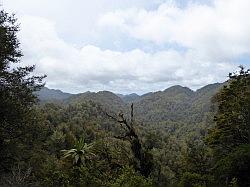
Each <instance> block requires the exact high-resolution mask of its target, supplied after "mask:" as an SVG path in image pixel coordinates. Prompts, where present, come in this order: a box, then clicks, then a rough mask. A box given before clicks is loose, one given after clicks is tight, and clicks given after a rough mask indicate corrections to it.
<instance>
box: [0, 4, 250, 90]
mask: <svg viewBox="0 0 250 187" xmlns="http://www.w3.org/2000/svg"><path fill="white" fill-rule="evenodd" d="M0 2H1V4H2V5H3V8H4V9H5V10H6V11H8V12H12V13H15V14H16V17H17V18H18V22H19V23H20V24H21V31H20V32H19V38H20V42H21V47H22V50H23V53H24V57H23V58H22V63H23V64H25V65H26V64H35V65H36V73H38V74H47V76H48V77H47V78H46V85H47V86H48V87H49V88H56V89H61V90H63V91H66V92H71V93H78V92H85V91H87V90H90V91H98V90H110V91H113V92H116V93H131V92H136V93H139V94H142V93H145V92H149V91H156V90H164V89H166V88H167V87H169V86H172V85H176V84H179V85H182V86H188V87H190V88H192V89H197V88H200V87H202V86H204V85H206V84H210V83H215V82H222V81H225V80H226V79H227V75H228V72H232V71H235V70H236V69H237V66H238V65H240V64H243V65H245V66H246V67H249V66H250V63H249V62H250V21H249V18H250V11H249V10H250V0H0Z"/></svg>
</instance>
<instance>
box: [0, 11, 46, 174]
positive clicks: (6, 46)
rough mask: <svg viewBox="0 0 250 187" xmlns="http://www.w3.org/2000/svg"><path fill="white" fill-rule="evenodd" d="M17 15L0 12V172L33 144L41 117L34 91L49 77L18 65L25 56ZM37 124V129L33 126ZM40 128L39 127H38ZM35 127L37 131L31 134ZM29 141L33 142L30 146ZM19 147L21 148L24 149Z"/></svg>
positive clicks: (31, 67) (7, 169)
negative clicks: (35, 73) (35, 108)
mask: <svg viewBox="0 0 250 187" xmlns="http://www.w3.org/2000/svg"><path fill="white" fill-rule="evenodd" d="M18 31H19V25H18V24H17V20H16V18H15V16H14V15H10V14H8V13H6V12H5V11H4V10H1V11H0V149H1V151H0V172H7V171H9V170H10V168H11V166H12V165H13V164H14V163H16V162H18V160H20V157H22V155H23V152H22V153H21V152H19V153H18V152H17V151H18V149H20V150H22V149H23V151H24V147H23V144H25V145H27V146H31V144H32V143H31V141H32V137H33V138H34V137H35V136H36V135H37V134H36V132H35V131H36V130H38V128H37V127H33V126H34V125H35V124H38V123H39V122H38V121H39V119H38V118H39V117H38V116H37V115H36V113H35V111H34V109H33V106H34V103H35V102H36V101H37V98H36V96H35V95H34V94H33V93H34V91H37V90H39V89H40V88H41V87H42V86H43V85H44V84H43V82H42V80H43V78H44V77H45V76H31V75H30V73H32V72H33V70H34V68H35V67H34V66H26V67H18V63H19V62H20V59H21V57H22V52H21V49H20V47H19V40H18V38H17V32H18ZM32 127H33V128H32ZM36 128H37V129H36ZM32 130H34V133H32V134H29V132H30V131H32ZM28 144H29V145H28ZM20 150H19V151H20Z"/></svg>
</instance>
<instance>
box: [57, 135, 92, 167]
mask: <svg viewBox="0 0 250 187" xmlns="http://www.w3.org/2000/svg"><path fill="white" fill-rule="evenodd" d="M92 147H93V144H87V143H85V142H84V139H80V140H78V141H77V143H76V144H75V148H73V149H69V150H62V152H63V158H69V157H71V159H72V160H73V164H75V165H76V166H81V165H82V164H84V163H86V161H87V160H88V159H90V157H93V156H95V155H94V154H93V153H91V151H90V150H91V148H92Z"/></svg>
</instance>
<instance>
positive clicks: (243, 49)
mask: <svg viewBox="0 0 250 187" xmlns="http://www.w3.org/2000/svg"><path fill="white" fill-rule="evenodd" d="M249 9H250V1H249V0H214V1H213V3H212V6H208V5H205V4H198V3H189V4H188V5H187V6H186V7H184V8H179V7H178V6H177V5H176V4H175V3H173V1H172V3H163V4H161V5H160V6H159V7H158V9H156V10H149V11H148V10H145V9H141V8H131V9H126V10H116V11H113V12H109V13H107V14H105V15H103V16H102V17H101V18H100V20H99V26H101V27H103V28H107V27H108V28H109V29H110V27H111V28H117V29H119V30H120V31H121V32H123V33H126V34H128V35H129V36H131V37H134V38H136V39H139V40H145V41H150V42H154V43H156V44H178V45H179V46H181V47H185V48H187V49H188V50H190V49H192V50H194V51H195V53H197V55H199V56H201V57H202V58H203V60H210V61H216V62H217V61H233V60H235V59H237V58H238V57H239V56H241V55H249V54H250V35H249V33H250V21H249V18H250V11H249ZM117 29H116V31H117Z"/></svg>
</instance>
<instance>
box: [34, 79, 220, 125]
mask: <svg viewBox="0 0 250 187" xmlns="http://www.w3.org/2000/svg"><path fill="white" fill-rule="evenodd" d="M222 85H223V84H222V83H215V84H210V85H207V86H204V87H202V88H200V89H199V90H197V91H193V90H191V89H189V88H187V87H182V86H179V85H177V86H172V87H170V88H168V89H166V90H164V91H158V92H150V93H147V94H144V95H142V96H139V95H137V94H130V95H121V94H114V93H112V92H109V91H100V92H97V93H95V92H85V93H80V94H75V95H72V94H68V93H64V92H61V91H59V90H53V89H48V88H43V89H42V90H41V91H40V92H39V93H38V95H39V98H40V100H41V101H50V102H51V101H53V100H54V101H58V100H60V101H61V102H62V103H64V104H69V103H79V102H81V101H92V102H94V103H97V104H100V105H101V106H102V107H103V109H104V110H107V111H112V112H116V113H117V112H119V111H123V112H125V113H127V112H128V109H129V107H128V105H129V104H130V103H131V102H133V103H134V105H135V114H136V117H137V119H138V120H140V121H144V122H145V123H147V122H148V123H150V122H163V121H176V122H195V123H197V122H201V121H202V120H204V118H205V117H206V115H207V113H208V112H210V109H211V98H212V96H214V95H215V93H217V92H218V91H219V90H220V88H221V87H222Z"/></svg>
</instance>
